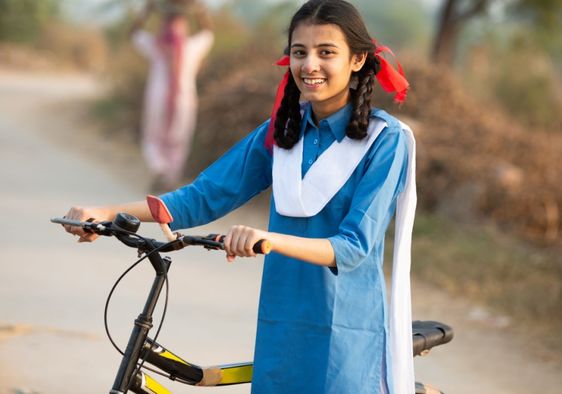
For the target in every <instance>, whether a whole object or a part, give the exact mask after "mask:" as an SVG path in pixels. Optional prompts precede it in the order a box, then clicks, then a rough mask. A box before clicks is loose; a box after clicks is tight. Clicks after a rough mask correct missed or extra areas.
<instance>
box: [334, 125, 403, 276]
mask: <svg viewBox="0 0 562 394" xmlns="http://www.w3.org/2000/svg"><path fill="white" fill-rule="evenodd" d="M373 145H374V146H373V147H372V150H371V151H370V154H369V157H368V158H367V160H369V162H368V163H367V164H366V169H365V172H364V174H363V177H362V178H361V181H360V182H359V184H358V186H357V189H356V190H355V193H354V195H353V198H352V201H351V206H350V209H349V212H348V214H347V215H346V216H345V218H344V220H343V221H342V222H341V224H340V226H339V229H338V233H337V234H336V235H335V236H332V237H330V238H329V240H330V242H331V244H332V247H333V248H334V253H335V257H336V266H337V268H338V270H342V271H344V272H345V271H351V270H353V269H354V268H356V267H357V266H359V265H360V264H361V263H362V262H363V261H364V259H365V258H366V257H367V256H368V255H369V254H370V253H371V250H372V249H373V247H374V246H375V245H377V244H378V243H379V242H381V241H382V239H383V237H384V232H385V231H386V227H387V225H388V222H389V221H390V218H391V217H392V215H393V213H394V210H395V207H396V198H397V196H398V194H400V192H401V191H402V190H403V188H404V183H405V180H406V171H407V161H408V150H407V145H406V136H405V135H404V133H403V131H402V130H401V129H400V128H399V127H392V128H387V129H385V130H383V131H382V132H381V134H380V135H379V137H378V138H377V140H375V142H374V144H373Z"/></svg>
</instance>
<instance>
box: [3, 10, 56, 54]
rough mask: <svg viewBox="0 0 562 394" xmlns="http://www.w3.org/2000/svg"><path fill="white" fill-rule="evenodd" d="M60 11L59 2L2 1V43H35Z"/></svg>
mask: <svg viewBox="0 0 562 394" xmlns="http://www.w3.org/2000/svg"><path fill="white" fill-rule="evenodd" d="M59 11H60V4H59V1H58V0H0V41H8V42H16V43H26V44H29V43H34V42H35V41H36V40H37V39H38V38H39V36H40V34H41V32H42V29H43V28H44V27H45V25H46V24H47V23H48V22H49V21H50V20H51V19H52V18H53V17H55V16H57V15H58V14H59Z"/></svg>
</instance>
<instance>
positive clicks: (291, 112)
mask: <svg viewBox="0 0 562 394" xmlns="http://www.w3.org/2000/svg"><path fill="white" fill-rule="evenodd" d="M303 22H306V23H311V24H315V25H328V24H333V25H336V26H338V27H339V28H340V29H341V31H342V32H343V35H344V37H345V39H346V42H347V45H349V48H350V52H351V54H352V55H358V54H363V53H367V59H366V61H365V64H364V65H363V67H362V68H361V70H359V71H358V72H355V73H354V74H353V75H352V78H357V88H356V89H351V92H350V93H351V103H352V105H353V113H352V115H351V120H350V122H349V125H348V126H347V130H346V135H347V136H348V137H349V138H353V139H362V138H364V137H365V136H366V135H367V126H368V125H369V114H370V111H371V95H372V92H373V84H374V82H375V75H376V73H377V72H378V70H379V67H380V65H379V61H378V60H377V59H376V58H375V56H374V50H375V44H374V43H373V42H372V40H371V36H370V35H369V32H368V31H367V28H366V27H365V23H364V22H363V19H362V18H361V16H360V15H359V12H358V11H357V9H356V8H355V7H354V6H353V5H351V4H350V3H348V2H346V1H343V0H311V1H308V2H306V3H305V4H304V5H303V6H302V7H301V8H300V9H299V10H298V11H297V12H296V13H295V15H294V16H293V19H292V20H291V24H290V25H289V32H288V36H289V38H288V47H287V48H290V47H291V39H292V35H293V32H294V31H295V29H296V28H297V26H298V25H299V24H301V23H303ZM284 93H285V94H284V96H283V100H282V102H281V105H280V107H279V110H278V111H277V118H276V121H275V133H274V138H275V142H276V143H277V145H278V146H279V147H282V148H286V149H290V148H292V147H293V145H295V144H296V143H297V141H298V140H299V137H300V127H301V120H302V119H301V114H300V104H299V99H300V91H299V89H298V88H297V85H296V83H295V80H294V79H293V76H292V75H291V73H289V81H288V83H287V87H286V88H285V92H284Z"/></svg>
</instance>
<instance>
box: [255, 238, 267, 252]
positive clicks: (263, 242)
mask: <svg viewBox="0 0 562 394" xmlns="http://www.w3.org/2000/svg"><path fill="white" fill-rule="evenodd" d="M253 249H254V253H258V254H269V252H271V242H269V241H268V240H267V239H260V240H259V241H258V242H256V243H255V245H254V247H253Z"/></svg>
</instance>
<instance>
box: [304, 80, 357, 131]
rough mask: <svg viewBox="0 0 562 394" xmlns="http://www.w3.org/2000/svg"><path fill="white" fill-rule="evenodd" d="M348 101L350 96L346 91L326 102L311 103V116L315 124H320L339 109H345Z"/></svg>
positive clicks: (347, 90)
mask: <svg viewBox="0 0 562 394" xmlns="http://www.w3.org/2000/svg"><path fill="white" fill-rule="evenodd" d="M350 101H351V95H350V93H349V89H346V90H345V91H344V92H342V94H341V95H338V96H335V97H332V98H330V99H328V100H324V101H321V102H314V101H311V102H310V105H311V106H312V115H313V119H314V121H315V123H316V124H318V122H320V121H321V120H322V119H325V118H327V117H328V116H330V115H332V114H335V113H336V112H338V111H339V110H340V109H342V108H343V107H345V106H346V105H347V104H348V103H349V102H350Z"/></svg>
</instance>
